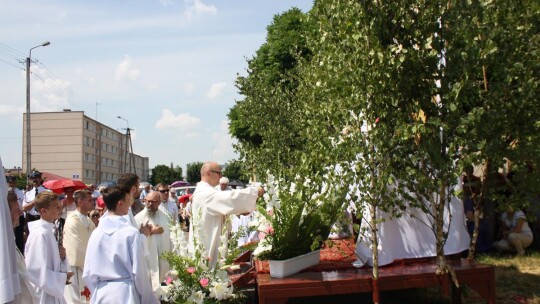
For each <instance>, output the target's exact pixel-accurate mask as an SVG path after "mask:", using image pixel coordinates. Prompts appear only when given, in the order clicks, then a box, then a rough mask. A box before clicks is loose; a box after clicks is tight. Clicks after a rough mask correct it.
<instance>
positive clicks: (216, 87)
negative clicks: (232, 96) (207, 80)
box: [206, 82, 226, 99]
mask: <svg viewBox="0 0 540 304" xmlns="http://www.w3.org/2000/svg"><path fill="white" fill-rule="evenodd" d="M225 86H226V83H225V82H218V83H213V84H212V86H211V87H210V90H208V92H206V97H208V99H214V98H216V97H218V96H219V95H221V93H223V90H224V89H225Z"/></svg>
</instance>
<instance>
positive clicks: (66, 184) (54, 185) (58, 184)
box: [43, 179, 87, 194]
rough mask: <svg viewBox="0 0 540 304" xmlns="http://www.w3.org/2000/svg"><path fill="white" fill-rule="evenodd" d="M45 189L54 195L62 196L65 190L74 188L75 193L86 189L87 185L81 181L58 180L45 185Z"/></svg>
mask: <svg viewBox="0 0 540 304" xmlns="http://www.w3.org/2000/svg"><path fill="white" fill-rule="evenodd" d="M43 187H45V188H48V189H49V190H51V191H52V192H54V193H58V194H61V193H63V192H64V189H65V188H73V189H74V190H75V191H77V190H82V189H86V188H87V187H86V185H85V184H84V183H83V182H81V181H80V180H73V179H57V180H50V181H47V182H44V183H43Z"/></svg>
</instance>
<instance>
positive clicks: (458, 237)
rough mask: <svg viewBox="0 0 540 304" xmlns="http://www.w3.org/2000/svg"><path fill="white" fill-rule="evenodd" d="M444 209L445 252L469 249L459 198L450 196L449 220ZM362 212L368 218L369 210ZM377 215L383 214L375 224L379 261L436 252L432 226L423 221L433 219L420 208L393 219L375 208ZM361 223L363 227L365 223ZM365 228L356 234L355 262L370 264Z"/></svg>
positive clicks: (385, 262)
mask: <svg viewBox="0 0 540 304" xmlns="http://www.w3.org/2000/svg"><path fill="white" fill-rule="evenodd" d="M365 209H368V208H365ZM447 211H448V208H445V231H447V230H448V223H450V231H449V235H448V240H447V241H446V244H445V246H444V253H445V254H446V255H448V254H454V253H459V252H462V251H464V250H466V249H468V248H469V242H470V238H469V234H468V233H467V229H466V227H465V217H464V212H463V204H462V202H461V200H459V199H458V198H452V200H451V202H450V214H451V215H452V220H451V221H450V220H449V219H450V217H449V213H448V212H447ZM363 215H364V219H366V220H368V219H369V218H370V213H369V210H367V211H364V212H363ZM411 215H413V216H411ZM378 216H379V218H386V220H385V221H384V222H382V223H380V224H379V225H378V230H379V232H378V233H379V235H378V239H379V246H378V249H379V265H381V266H382V265H387V264H390V263H392V262H393V261H394V260H396V259H406V258H422V257H433V256H436V250H435V235H434V232H433V231H432V230H431V227H428V226H427V225H426V224H428V225H430V226H431V223H432V222H433V220H432V219H431V217H429V216H427V215H426V214H425V213H424V212H422V211H421V210H420V209H417V208H409V209H408V210H407V211H406V213H405V214H403V216H401V217H399V218H394V219H388V218H389V216H388V215H387V214H385V213H384V212H382V211H378ZM363 227H365V225H364V224H363ZM367 230H368V231H365V232H363V235H362V233H361V234H360V235H359V237H358V241H357V244H356V253H357V254H358V256H359V257H360V258H359V259H358V261H356V262H355V266H358V267H360V266H362V265H364V263H367V264H368V265H370V266H371V265H372V253H371V249H370V247H371V246H370V245H371V231H369V229H367Z"/></svg>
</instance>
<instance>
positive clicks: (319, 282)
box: [256, 260, 495, 304]
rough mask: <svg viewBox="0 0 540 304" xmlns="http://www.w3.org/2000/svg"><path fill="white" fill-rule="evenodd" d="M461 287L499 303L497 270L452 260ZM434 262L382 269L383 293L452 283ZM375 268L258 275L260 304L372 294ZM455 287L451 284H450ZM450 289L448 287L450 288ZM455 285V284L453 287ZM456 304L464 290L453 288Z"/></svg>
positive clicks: (380, 279) (491, 302) (380, 276)
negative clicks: (287, 274)
mask: <svg viewBox="0 0 540 304" xmlns="http://www.w3.org/2000/svg"><path fill="white" fill-rule="evenodd" d="M447 262H448V264H450V265H451V266H452V268H453V269H454V271H455V272H456V275H457V278H458V282H459V284H460V286H463V284H468V285H469V286H470V287H471V288H472V289H473V290H475V291H476V292H478V294H479V295H480V296H481V297H482V298H483V299H484V300H485V301H486V303H489V304H494V303H495V271H494V267H493V266H491V265H486V264H477V263H474V262H469V261H467V260H449V261H447ZM435 269H436V265H435V263H434V262H427V263H419V264H413V265H396V266H386V267H381V268H379V290H380V291H387V290H398V289H406V288H425V287H430V286H437V285H439V286H442V287H444V284H448V282H449V281H448V280H447V278H448V276H437V275H436V274H435ZM371 274H372V272H371V269H370V268H367V267H362V268H359V269H341V270H335V271H321V272H301V273H297V274H295V275H292V276H290V277H287V278H283V279H277V278H272V277H270V275H269V274H266V273H259V274H257V276H256V280H257V289H258V295H259V303H260V304H278V303H279V304H281V303H286V302H287V300H288V299H289V298H294V297H307V296H322V295H337V294H351V293H362V292H372V278H371ZM450 284H451V282H450ZM446 286H448V285H446ZM452 286H454V285H452ZM452 290H453V293H452V295H453V299H454V303H459V302H460V301H461V290H460V289H459V288H455V287H453V288H452Z"/></svg>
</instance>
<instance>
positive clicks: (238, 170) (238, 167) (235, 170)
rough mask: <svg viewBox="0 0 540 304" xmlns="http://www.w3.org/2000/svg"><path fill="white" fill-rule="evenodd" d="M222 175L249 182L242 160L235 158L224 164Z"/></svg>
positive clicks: (230, 178)
mask: <svg viewBox="0 0 540 304" xmlns="http://www.w3.org/2000/svg"><path fill="white" fill-rule="evenodd" d="M223 176H226V177H227V178H228V179H229V180H231V181H233V180H237V181H241V182H244V183H247V182H249V172H248V171H246V168H245V165H244V162H242V161H241V160H237V159H233V160H230V161H228V162H227V163H226V164H225V170H223Z"/></svg>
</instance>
